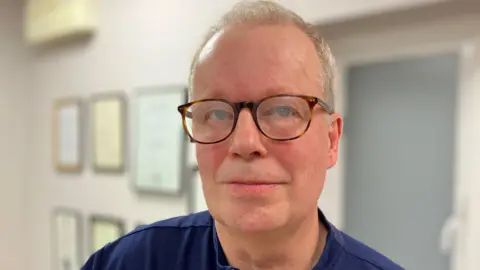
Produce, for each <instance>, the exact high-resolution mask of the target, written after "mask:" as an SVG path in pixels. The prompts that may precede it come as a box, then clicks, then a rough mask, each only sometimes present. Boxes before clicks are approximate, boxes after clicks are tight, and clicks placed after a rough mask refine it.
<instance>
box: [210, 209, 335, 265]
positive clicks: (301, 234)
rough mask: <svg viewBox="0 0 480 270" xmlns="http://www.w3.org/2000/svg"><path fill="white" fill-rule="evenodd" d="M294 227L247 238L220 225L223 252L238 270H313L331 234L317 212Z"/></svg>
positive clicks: (219, 234)
mask: <svg viewBox="0 0 480 270" xmlns="http://www.w3.org/2000/svg"><path fill="white" fill-rule="evenodd" d="M291 227H292V228H285V229H281V230H279V231H277V232H274V233H264V234H255V235H245V234H242V233H240V232H233V231H231V230H230V229H229V228H227V227H225V226H224V225H222V224H219V223H218V222H216V230H217V234H218V238H219V240H220V243H221V245H222V249H223V251H224V253H225V255H226V257H227V260H228V261H229V263H230V265H231V266H233V267H235V268H238V269H242V270H267V269H268V270H273V269H275V270H277V269H290V270H291V269H302V270H303V269H312V267H313V266H314V265H315V264H316V262H317V261H318V260H319V258H320V256H321V254H322V252H323V248H324V247H325V242H326V238H327V233H328V231H327V229H326V228H325V226H324V225H323V224H322V223H321V222H320V221H319V218H318V214H317V212H315V214H314V215H313V214H312V215H311V216H309V217H308V218H307V219H305V220H303V221H302V222H300V223H299V224H296V226H293V225H292V226H291ZM293 227H295V228H293Z"/></svg>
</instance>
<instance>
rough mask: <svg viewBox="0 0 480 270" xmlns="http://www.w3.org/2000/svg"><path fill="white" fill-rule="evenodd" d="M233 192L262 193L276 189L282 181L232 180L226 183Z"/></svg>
mask: <svg viewBox="0 0 480 270" xmlns="http://www.w3.org/2000/svg"><path fill="white" fill-rule="evenodd" d="M226 184H227V185H228V187H229V189H230V190H231V191H232V192H233V193H235V194H244V195H245V194H264V193H267V192H271V191H274V190H276V189H277V188H278V187H279V186H281V185H283V184H285V183H284V182H269V181H251V180H245V181H242V180H240V181H239V180H234V181H228V182H227V183H226Z"/></svg>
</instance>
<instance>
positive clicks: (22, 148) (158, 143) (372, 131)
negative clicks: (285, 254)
mask: <svg viewBox="0 0 480 270" xmlns="http://www.w3.org/2000/svg"><path fill="white" fill-rule="evenodd" d="M236 2H237V1H235V0H229V1H213V0H204V1H194V0H181V1H180V0H179V1H154V0H140V1H126V0H116V1H113V0H74V1H60V0H31V1H25V0H0V269H9V270H25V269H36V270H48V269H58V270H60V269H62V270H63V269H75V268H78V265H79V264H81V263H82V262H83V261H84V260H85V259H86V258H87V257H88V256H89V255H90V254H91V253H92V252H93V251H94V250H96V248H98V246H101V245H102V244H103V243H105V242H108V241H111V240H114V239H115V238H117V237H119V236H121V235H122V234H125V233H128V232H129V231H131V230H133V229H134V228H135V227H136V226H138V225H141V224H148V223H151V222H154V221H156V220H160V219H164V218H169V217H173V216H177V215H183V214H188V213H191V212H196V211H201V210H205V209H206V206H205V202H204V200H203V197H202V196H203V195H202V191H201V184H200V179H199V178H198V175H197V174H196V173H195V170H194V168H195V153H194V151H195V149H194V147H193V144H190V143H188V141H187V140H186V138H184V137H183V136H182V135H180V134H182V133H181V132H182V131H181V121H180V120H181V118H180V115H179V114H178V112H176V106H177V105H179V104H180V103H182V102H183V101H184V98H185V97H184V95H183V94H184V89H185V87H186V86H187V84H188V74H189V65H190V61H191V59H192V57H193V55H194V53H195V50H196V49H197V47H198V46H199V45H200V42H201V40H202V37H203V35H204V34H205V33H206V31H207V29H208V27H209V26H211V25H212V24H213V23H215V21H216V20H217V19H218V18H219V17H220V16H221V15H222V14H223V13H224V12H226V11H227V10H228V9H229V8H230V7H231V6H232V5H233V4H234V3H236ZM279 2H280V3H282V4H284V5H285V6H286V7H288V8H291V9H292V10H293V11H295V12H297V13H298V14H300V15H301V16H303V17H304V18H305V19H306V20H309V21H312V22H314V23H315V24H316V25H318V31H320V32H321V33H322V35H323V36H324V37H325V38H326V39H327V40H328V42H329V43H330V45H331V47H332V50H333V52H334V55H335V56H336V58H337V62H338V77H337V78H338V80H337V82H336V85H335V91H336V95H337V96H336V98H337V100H336V102H337V106H338V110H339V111H340V112H341V113H342V114H343V116H344V117H345V136H344V137H343V138H342V142H341V156H340V160H339V163H338V164H337V166H336V167H335V168H332V169H331V170H330V171H329V175H328V179H327V183H326V187H325V190H324V192H323V194H322V196H321V199H320V201H319V206H320V207H321V208H322V210H323V211H324V212H325V213H326V215H327V218H329V220H330V221H331V222H332V223H333V224H335V225H336V226H337V227H339V228H341V229H343V230H345V231H346V232H347V233H350V234H351V235H353V236H354V237H356V238H358V239H360V240H362V241H363V242H365V243H366V244H368V245H370V246H372V247H374V248H376V249H378V250H379V251H381V252H383V253H384V254H386V255H387V256H389V257H390V258H392V259H393V260H395V261H396V262H398V263H400V264H401V265H402V266H404V267H405V268H406V269H421V270H442V269H444V270H447V269H452V270H453V269H455V270H478V269H480V244H479V243H480V159H479V158H478V153H480V107H478V105H480V1H478V0H471V1H468V0H369V1H360V0H337V1H327V0H317V1H313V0H300V1H298V0H297V1H293V0H284V1H279ZM153 131H154V132H153ZM105 138H107V139H105ZM62 214H63V219H61V216H62ZM69 217H70V219H69ZM62 220H63V221H62ZM69 222H70V223H69ZM102 222H103V223H102ZM109 226H110V227H109ZM72 254H75V255H74V256H76V259H77V260H78V261H77V262H76V265H77V266H70V267H69V266H65V264H64V265H63V266H62V263H61V262H59V261H62V256H64V257H68V256H73V255H72ZM70 264H71V263H70ZM74 265H75V264H74Z"/></svg>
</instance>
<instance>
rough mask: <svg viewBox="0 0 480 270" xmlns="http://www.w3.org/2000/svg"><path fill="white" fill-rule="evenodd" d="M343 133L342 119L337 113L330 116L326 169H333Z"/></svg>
mask: <svg viewBox="0 0 480 270" xmlns="http://www.w3.org/2000/svg"><path fill="white" fill-rule="evenodd" d="M342 132H343V119H342V117H341V116H340V114H338V113H334V114H332V115H330V119H329V127H328V139H329V140H328V141H329V147H328V168H331V167H333V166H334V165H335V164H336V163H337V160H338V147H339V143H340V138H341V137H342Z"/></svg>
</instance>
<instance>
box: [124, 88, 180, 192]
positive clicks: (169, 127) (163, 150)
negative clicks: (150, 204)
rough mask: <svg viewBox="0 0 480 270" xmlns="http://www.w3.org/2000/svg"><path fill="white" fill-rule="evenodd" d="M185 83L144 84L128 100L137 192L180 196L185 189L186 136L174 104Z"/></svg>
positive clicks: (134, 183)
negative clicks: (146, 85) (177, 84)
mask: <svg viewBox="0 0 480 270" xmlns="http://www.w3.org/2000/svg"><path fill="white" fill-rule="evenodd" d="M187 100H188V90H187V88H186V87H185V86H159V87H144V88H139V89H137V90H136V91H135V96H134V100H133V103H132V107H133V111H134V113H133V114H132V117H133V119H132V122H134V123H135V124H134V128H133V129H132V130H133V134H132V138H133V139H132V141H133V144H132V145H133V148H134V149H132V153H133V154H132V164H133V165H134V166H133V170H132V180H131V182H132V187H133V189H134V190H136V191H137V192H139V193H145V194H155V195H164V196H181V195H182V194H183V193H184V191H185V189H186V184H187V183H186V181H185V173H186V171H185V170H186V160H187V151H188V150H187V149H188V147H187V146H188V145H187V144H188V136H187V134H186V133H185V131H184V130H183V126H182V118H181V115H180V114H179V113H178V110H177V107H178V106H179V105H181V104H183V103H184V102H186V101H187Z"/></svg>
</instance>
